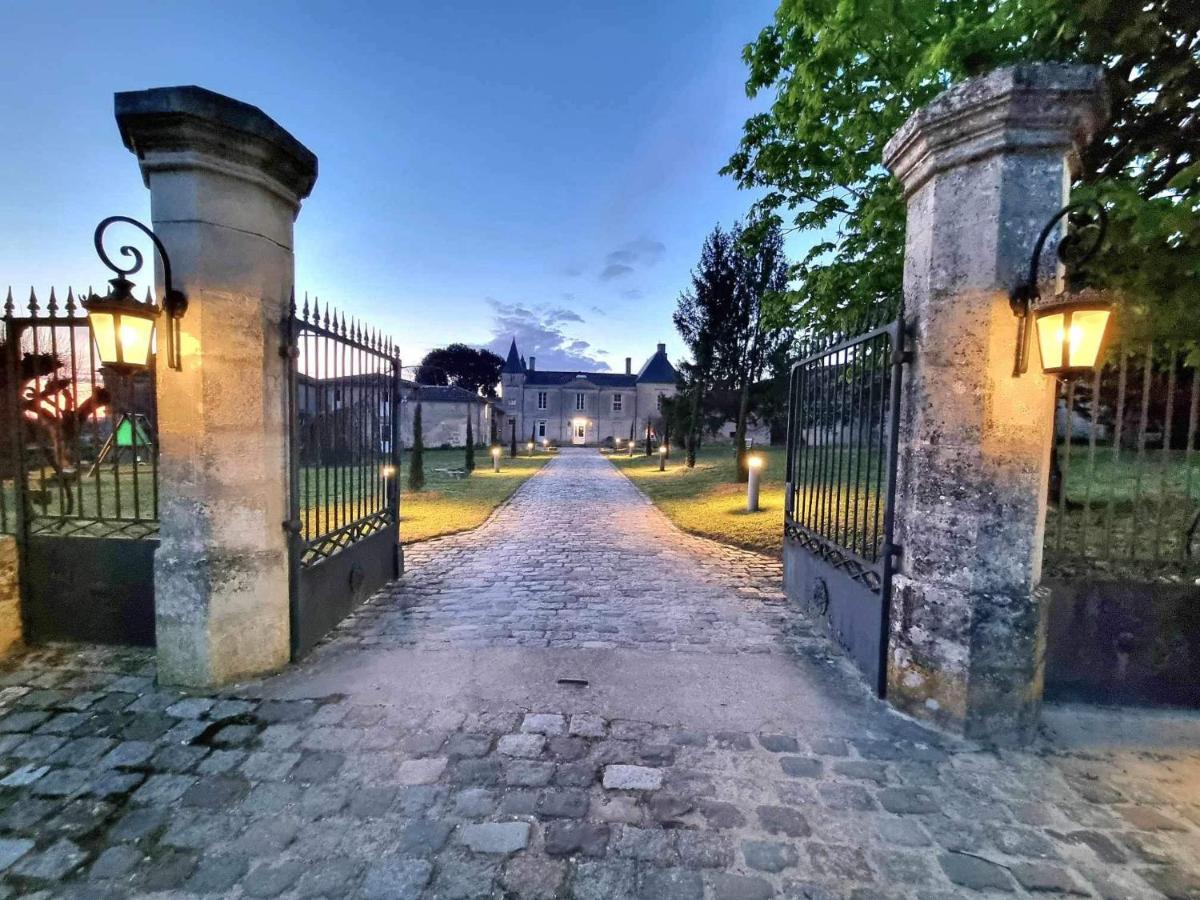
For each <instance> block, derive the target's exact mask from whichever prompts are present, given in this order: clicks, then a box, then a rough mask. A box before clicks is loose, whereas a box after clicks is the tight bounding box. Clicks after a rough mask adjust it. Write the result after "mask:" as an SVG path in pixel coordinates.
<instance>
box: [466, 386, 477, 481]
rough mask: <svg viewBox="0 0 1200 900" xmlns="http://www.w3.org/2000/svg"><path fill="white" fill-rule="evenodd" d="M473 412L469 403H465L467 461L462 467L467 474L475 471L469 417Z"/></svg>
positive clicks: (473, 435) (472, 415)
mask: <svg viewBox="0 0 1200 900" xmlns="http://www.w3.org/2000/svg"><path fill="white" fill-rule="evenodd" d="M473 417H474V413H472V411H471V404H470V403H468V404H467V461H466V463H465V464H464V466H463V468H465V469H466V470H467V474H468V475H469V474H471V473H472V472H474V471H475V434H474V432H473V431H472V426H471V419H472V418H473Z"/></svg>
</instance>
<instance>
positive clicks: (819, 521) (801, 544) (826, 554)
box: [784, 317, 905, 696]
mask: <svg viewBox="0 0 1200 900" xmlns="http://www.w3.org/2000/svg"><path fill="white" fill-rule="evenodd" d="M904 362H905V350H904V329H903V317H899V318H897V320H896V321H893V322H890V323H888V324H887V325H882V326H880V327H877V328H873V329H871V330H869V331H866V332H863V333H862V334H859V335H858V336H856V337H853V338H849V339H847V340H840V341H837V342H835V343H832V345H831V346H827V347H825V348H822V349H820V350H818V351H817V352H815V353H813V354H812V355H809V356H808V357H806V358H805V359H802V360H801V361H800V362H798V363H796V364H795V365H794V366H793V367H792V372H791V384H790V394H789V408H788V444H787V493H786V498H785V512H784V534H785V540H784V582H785V586H786V588H787V592H788V596H789V597H790V598H791V599H793V600H796V601H799V602H801V603H803V604H805V605H806V606H808V607H809V608H810V609H811V610H812V611H813V612H814V613H815V614H816V615H818V616H819V617H820V618H821V619H822V620H823V621H824V622H825V624H826V627H827V629H828V631H829V633H830V634H831V636H832V637H833V638H834V639H835V640H837V641H838V643H839V644H841V645H842V646H843V647H844V648H845V649H846V651H847V652H848V653H849V654H850V656H851V657H852V658H853V659H854V661H855V663H856V664H857V665H858V667H859V668H860V669H861V670H862V671H863V673H864V675H865V676H866V677H867V679H868V680H869V681H870V683H871V684H872V685H873V686H874V687H875V689H876V691H877V692H878V693H879V695H880V696H882V695H883V692H884V686H885V684H886V676H887V667H886V652H887V635H888V608H889V602H890V596H891V583H892V569H893V565H894V562H895V557H896V552H897V548H896V547H895V545H894V544H893V541H892V525H893V519H894V505H895V485H896V447H897V439H898V434H899V432H898V425H899V415H900V386H901V377H902V374H903V366H904Z"/></svg>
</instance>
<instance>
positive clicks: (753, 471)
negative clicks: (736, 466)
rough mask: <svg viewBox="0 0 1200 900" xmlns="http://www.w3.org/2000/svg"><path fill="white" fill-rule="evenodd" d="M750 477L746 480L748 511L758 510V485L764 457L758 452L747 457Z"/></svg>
mask: <svg viewBox="0 0 1200 900" xmlns="http://www.w3.org/2000/svg"><path fill="white" fill-rule="evenodd" d="M746 467H747V468H748V469H749V472H750V478H749V479H748V480H747V481H746V512H758V485H759V480H760V479H761V478H762V467H763V458H762V457H761V456H759V455H758V454H754V455H752V456H748V457H746Z"/></svg>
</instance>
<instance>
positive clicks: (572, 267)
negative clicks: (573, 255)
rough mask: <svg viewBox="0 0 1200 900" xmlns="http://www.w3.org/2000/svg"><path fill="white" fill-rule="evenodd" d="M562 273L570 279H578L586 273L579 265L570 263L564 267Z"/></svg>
mask: <svg viewBox="0 0 1200 900" xmlns="http://www.w3.org/2000/svg"><path fill="white" fill-rule="evenodd" d="M562 272H563V274H564V275H566V276H567V277H568V278H578V277H579V276H580V275H582V274H583V273H584V268H583V266H581V265H580V264H579V263H568V264H567V265H565V266H563V270H562Z"/></svg>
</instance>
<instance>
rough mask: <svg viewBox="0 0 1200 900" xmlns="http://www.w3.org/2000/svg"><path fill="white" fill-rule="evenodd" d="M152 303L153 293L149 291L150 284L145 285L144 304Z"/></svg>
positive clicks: (149, 304) (150, 304)
mask: <svg viewBox="0 0 1200 900" xmlns="http://www.w3.org/2000/svg"><path fill="white" fill-rule="evenodd" d="M153 304H154V295H153V294H151V293H150V286H149V285H146V305H147V306H152V305H153Z"/></svg>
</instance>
